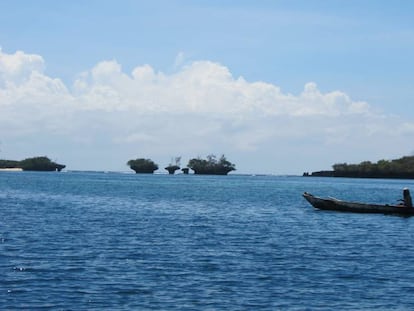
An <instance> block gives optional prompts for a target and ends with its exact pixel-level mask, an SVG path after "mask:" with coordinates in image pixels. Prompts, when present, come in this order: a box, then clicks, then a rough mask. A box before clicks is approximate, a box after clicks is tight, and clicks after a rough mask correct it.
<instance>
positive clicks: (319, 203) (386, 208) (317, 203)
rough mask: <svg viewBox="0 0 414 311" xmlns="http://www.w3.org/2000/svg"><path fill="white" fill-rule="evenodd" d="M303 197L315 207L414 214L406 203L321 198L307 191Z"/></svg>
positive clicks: (355, 211) (342, 210)
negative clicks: (378, 202) (389, 203)
mask: <svg viewBox="0 0 414 311" xmlns="http://www.w3.org/2000/svg"><path fill="white" fill-rule="evenodd" d="M303 197H304V198H305V199H306V200H307V201H308V202H309V203H310V204H311V205H312V206H313V207H315V208H317V209H321V210H331V211H340V212H353V213H378V214H399V215H406V216H414V208H413V207H406V206H404V205H388V204H385V205H380V204H367V203H358V202H349V201H342V200H338V199H335V198H320V197H317V196H314V195H312V194H310V193H307V192H305V193H304V194H303Z"/></svg>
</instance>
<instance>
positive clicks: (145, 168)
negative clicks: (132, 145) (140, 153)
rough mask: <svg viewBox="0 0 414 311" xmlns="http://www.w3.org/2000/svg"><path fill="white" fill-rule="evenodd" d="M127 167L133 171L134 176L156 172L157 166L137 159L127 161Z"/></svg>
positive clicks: (148, 161) (145, 160)
mask: <svg viewBox="0 0 414 311" xmlns="http://www.w3.org/2000/svg"><path fill="white" fill-rule="evenodd" d="M127 165H128V166H129V167H130V168H131V169H132V170H134V171H135V173H136V174H153V173H154V171H156V170H158V165H157V164H155V163H154V161H152V160H150V159H144V158H139V159H135V160H129V161H128V163H127Z"/></svg>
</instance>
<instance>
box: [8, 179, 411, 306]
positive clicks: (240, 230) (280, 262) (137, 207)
mask: <svg viewBox="0 0 414 311" xmlns="http://www.w3.org/2000/svg"><path fill="white" fill-rule="evenodd" d="M405 186H408V187H410V188H411V189H412V190H413V191H414V182H413V181H395V180H364V179H331V178H311V177H309V178H302V177H273V176H237V175H230V176H191V175H189V176H185V175H176V176H168V175H134V174H115V173H112V174H104V173H29V172H23V173H6V172H1V173H0V215H1V218H0V306H1V309H6V310H14V309H16V310H17V309H26V310H41V309H44V310H50V309H53V310H334V309H340V310H363V309H366V310H372V309H374V308H375V309H376V310H412V309H414V247H413V232H414V217H413V218H404V217H398V216H385V215H363V214H347V213H338V212H327V211H317V210H314V209H313V208H312V207H311V206H310V205H308V203H307V202H306V201H305V200H304V199H303V198H302V197H301V194H302V193H303V192H304V191H308V192H311V193H313V194H315V195H321V196H336V197H339V198H343V199H352V200H356V201H368V202H378V203H395V202H396V201H397V200H398V199H399V198H400V197H401V195H402V188H403V187H405Z"/></svg>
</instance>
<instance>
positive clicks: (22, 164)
mask: <svg viewBox="0 0 414 311" xmlns="http://www.w3.org/2000/svg"><path fill="white" fill-rule="evenodd" d="M65 167H66V165H63V164H58V163H55V162H53V161H51V160H50V159H49V158H48V157H33V158H27V159H24V160H22V161H15V160H0V169H3V170H8V169H10V170H13V169H21V170H23V171H46V172H48V171H59V172H60V171H61V170H62V169H64V168H65Z"/></svg>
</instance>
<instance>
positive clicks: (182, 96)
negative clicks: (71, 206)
mask: <svg viewBox="0 0 414 311" xmlns="http://www.w3.org/2000/svg"><path fill="white" fill-rule="evenodd" d="M0 4H1V7H2V9H1V11H0V49H1V50H0V158H2V159H16V160H20V159H24V158H27V157H32V156H43V155H46V156H48V157H49V158H51V159H52V160H54V161H57V162H59V163H63V164H66V165H67V169H68V170H104V171H128V170H129V168H128V167H127V166H126V162H127V161H128V160H130V159H135V158H150V159H152V160H154V162H156V163H157V164H158V165H159V166H160V168H161V169H160V172H162V171H163V167H165V166H167V165H168V164H169V163H170V161H171V159H172V158H175V157H177V156H181V158H182V163H181V164H182V166H185V165H186V164H187V162H188V160H189V159H191V158H196V157H202V158H205V157H206V156H207V155H209V154H215V155H217V156H220V155H221V154H224V155H225V156H226V157H227V159H228V160H229V161H231V162H232V163H234V164H236V168H237V171H236V172H237V173H246V174H282V175H285V174H293V175H298V174H302V173H303V172H307V171H317V170H326V169H331V167H332V165H333V164H335V163H345V162H346V163H359V162H361V161H365V160H369V161H372V162H376V161H378V160H380V159H388V160H390V159H395V158H399V157H402V156H405V155H413V154H414V144H413V141H414V140H413V138H414V121H413V120H414V105H413V104H412V103H413V101H414V92H413V91H412V90H413V89H414V60H413V57H414V56H413V55H414V2H413V1H409V0H406V1H381V0H376V1H371V0H365V1H359V0H358V1H354V0H331V1H317V0H307V1H305V0H304V1H300V0H297V1H295V0H292V1H277V0H273V1H267V0H261V1H255V0H240V1H229V0H222V1H215V0H209V1H204V0H200V1H184V0H182V1H179V0H170V1H167V0H165V1H161V0H153V1H138V0H135V1H128V0H117V1H109V0H107V1H105V0H104V1H102V0H100V1H97V0H88V1H81V0H73V1H49V0H40V1H30V0H25V1H23V0H15V1H6V0H0Z"/></svg>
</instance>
